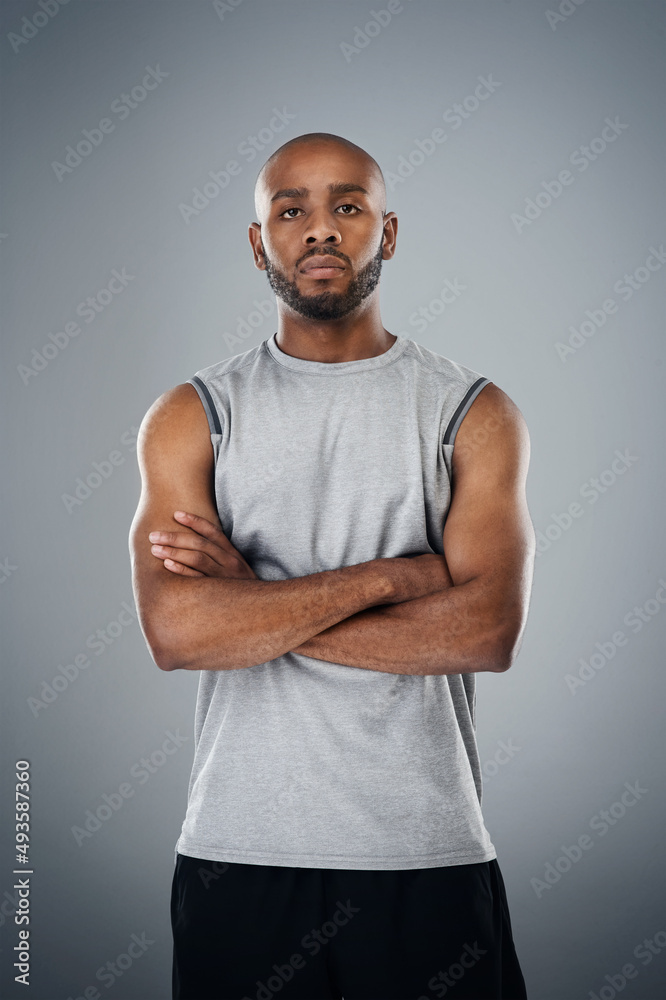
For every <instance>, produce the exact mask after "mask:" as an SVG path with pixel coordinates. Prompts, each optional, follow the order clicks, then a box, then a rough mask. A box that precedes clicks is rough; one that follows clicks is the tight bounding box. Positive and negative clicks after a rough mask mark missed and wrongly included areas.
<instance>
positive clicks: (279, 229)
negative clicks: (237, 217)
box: [253, 145, 393, 320]
mask: <svg viewBox="0 0 666 1000" xmlns="http://www.w3.org/2000/svg"><path fill="white" fill-rule="evenodd" d="M334 184H346V185H353V186H355V187H360V188H363V189H364V191H359V190H348V191H335V190H333V191H331V190H330V188H329V185H334ZM306 191H307V193H305V192H306ZM296 192H301V193H300V194H298V193H296ZM276 196H277V197H276ZM260 197H261V199H262V202H261V208H262V218H263V222H262V225H261V231H260V244H261V250H262V253H263V263H264V265H265V269H266V274H267V277H268V281H269V283H270V286H271V288H272V289H273V291H274V292H275V294H276V295H277V296H278V297H279V298H280V299H281V300H282V301H283V302H284V303H285V304H286V305H287V306H289V307H290V308H291V309H293V310H294V311H295V312H297V313H299V314H300V315H301V316H304V317H306V318H307V319H312V320H337V319H342V318H343V317H345V316H347V315H349V314H350V313H352V312H353V311H354V310H356V309H357V308H358V306H359V305H360V304H361V303H362V302H363V301H364V299H366V298H367V297H368V296H369V295H370V294H371V293H372V292H373V291H374V290H375V288H376V287H377V285H378V284H379V279H380V276H381V268H382V260H383V259H384V258H383V253H384V251H383V242H384V227H383V223H384V218H383V215H382V210H383V199H384V190H383V186H382V184H381V180H380V179H379V178H378V177H377V175H376V172H375V171H374V170H373V169H372V165H371V164H368V163H367V161H366V160H365V157H362V156H360V155H356V154H354V153H353V151H352V152H348V151H347V150H344V149H341V148H340V147H338V146H335V145H326V146H320V145H317V146H309V145H308V146H305V145H304V146H300V147H293V148H292V149H290V150H285V152H284V153H283V154H282V155H281V156H280V157H279V158H278V159H277V160H276V161H275V162H274V163H273V164H271V167H270V168H269V169H268V171H267V172H266V177H265V185H264V188H263V192H262V195H261V196H260ZM391 214H393V213H391ZM254 226H255V224H254V223H253V228H254ZM324 255H325V256H327V257H329V258H333V260H331V261H328V263H332V264H335V265H337V268H336V270H335V271H330V270H329V271H322V270H320V271H319V272H317V271H310V272H309V271H308V270H307V265H310V264H312V263H314V262H315V261H317V260H320V259H321V258H322V257H323V256H324Z"/></svg>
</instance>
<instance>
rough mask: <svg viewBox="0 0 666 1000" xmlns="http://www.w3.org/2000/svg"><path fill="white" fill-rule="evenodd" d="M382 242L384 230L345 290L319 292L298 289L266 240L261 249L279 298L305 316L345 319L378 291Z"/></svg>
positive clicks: (269, 276)
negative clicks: (269, 250)
mask: <svg viewBox="0 0 666 1000" xmlns="http://www.w3.org/2000/svg"><path fill="white" fill-rule="evenodd" d="M383 243H384V234H383V233H382V239H381V243H380V245H379V249H378V250H377V252H376V253H375V255H374V257H373V258H372V259H371V260H370V261H368V263H367V264H366V265H365V267H363V268H362V269H361V270H360V271H359V272H358V274H357V275H355V277H352V279H351V281H350V282H349V285H348V286H347V290H346V291H345V292H332V291H330V290H329V289H326V290H325V291H323V292H319V293H318V294H316V295H304V294H303V293H302V292H300V291H299V290H298V286H297V284H296V282H295V281H289V279H288V278H287V276H286V275H285V274H283V272H282V271H279V270H278V269H277V268H276V267H275V265H274V264H273V263H272V261H271V260H270V259H269V257H268V254H267V253H266V249H265V247H264V243H263V240H262V241H261V249H262V251H263V254H264V261H265V263H266V276H267V278H268V283H269V284H270V286H271V288H272V289H273V291H274V292H275V294H276V295H277V296H278V298H280V299H282V301H283V302H285V303H286V305H288V306H291V308H292V309H293V310H294V311H295V312H297V313H300V315H301V316H305V318H306V319H313V320H326V319H343V317H345V316H348V315H349V313H351V312H353V311H354V310H355V309H356V308H358V306H359V305H360V304H361V302H363V300H364V299H367V297H368V295H370V294H371V293H372V292H373V291H374V290H375V288H376V287H377V285H378V284H379V279H380V277H381V273H382V249H383ZM334 256H335V255H334Z"/></svg>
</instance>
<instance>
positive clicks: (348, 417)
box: [175, 334, 496, 870]
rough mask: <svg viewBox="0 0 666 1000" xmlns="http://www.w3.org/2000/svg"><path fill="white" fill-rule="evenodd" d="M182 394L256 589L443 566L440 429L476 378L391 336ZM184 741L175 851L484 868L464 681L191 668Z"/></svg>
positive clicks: (304, 661)
mask: <svg viewBox="0 0 666 1000" xmlns="http://www.w3.org/2000/svg"><path fill="white" fill-rule="evenodd" d="M188 381H190V382H191V384H192V385H193V386H194V387H195V389H196V390H197V392H198V393H199V396H200V399H201V402H202V404H203V406H204V408H205V410H206V414H207V416H208V422H209V426H210V433H211V440H212V443H213V448H214V453H215V461H216V469H215V494H216V502H217V509H218V513H219V518H220V522H221V524H222V528H223V530H224V532H225V534H226V536H227V537H228V538H229V540H230V541H231V543H232V544H233V545H234V546H235V547H236V548H237V549H238V550H239V551H240V552H241V553H242V554H243V556H244V557H245V559H246V560H247V561H248V562H249V564H250V565H251V566H252V568H253V569H254V571H255V573H256V574H257V576H258V577H259V578H260V579H262V580H283V579H286V578H291V577H298V576H305V575H307V574H310V573H317V572H320V571H322V570H329V569H337V568H339V567H341V566H350V565H353V564H356V563H361V562H365V561H366V560H369V559H376V558H383V557H391V556H405V555H415V554H419V553H426V552H436V553H439V554H442V553H443V551H444V549H443V543H442V532H443V528H444V522H445V519H446V515H447V511H448V509H449V504H450V499H451V487H450V482H451V462H452V456H453V448H454V442H455V436H456V432H457V430H458V427H459V426H460V423H461V422H462V420H463V418H464V416H465V414H466V412H467V410H468V409H469V407H470V406H471V404H472V402H473V401H474V399H475V398H476V396H477V395H478V393H479V392H480V391H481V390H482V389H483V387H484V386H485V385H487V384H488V381H489V380H488V379H486V378H483V377H482V376H480V375H479V373H478V372H475V371H472V370H471V369H470V368H467V367H465V366H464V365H461V364H457V363H456V362H454V361H451V360H449V359H448V358H445V357H443V356H442V355H439V354H436V353H435V352H433V351H431V350H428V349H426V348H425V347H422V346H420V345H419V344H417V343H415V342H414V341H413V340H410V339H408V338H406V337H403V336H398V338H397V340H396V341H395V342H394V344H393V345H392V347H391V348H390V349H389V350H388V351H386V352H385V353H384V354H381V355H378V356H376V357H373V358H366V359H363V360H360V361H343V362H339V363H333V364H328V363H325V362H317V361H306V360H304V359H302V358H295V357H291V356H290V355H288V354H285V353H284V352H283V351H282V350H280V348H279V347H278V346H277V343H276V335H275V334H274V335H273V336H272V337H270V338H269V339H268V340H265V341H264V342H263V343H262V344H260V345H259V346H258V347H254V348H252V349H251V350H248V351H246V352H244V353H243V354H239V355H236V356H235V357H232V358H228V359H227V360H224V361H221V362H219V363H217V364H213V365H210V366H209V367H207V368H203V369H202V370H200V371H199V372H197V374H196V375H195V376H193V378H192V379H189V380H188ZM220 614H221V615H223V614H224V608H220ZM442 628H443V629H446V622H442ZM194 736H195V751H194V762H193V767H192V773H191V777H190V782H189V789H188V801H187V812H186V816H185V820H184V822H183V826H182V831H181V834H180V837H179V839H178V841H177V844H176V847H175V851H176V852H177V853H180V854H185V855H189V856H190V857H196V858H206V859H209V860H213V861H229V862H242V863H246V864H258V865H282V866H295V867H301V868H342V869H344V868H348V869H379V870H382V869H383V870H389V869H413V868H433V867H438V866H442V865H459V864H470V863H475V862H483V861H489V860H491V859H493V858H495V857H496V853H495V848H494V846H493V844H492V843H491V841H490V837H489V834H488V832H487V830H486V828H485V825H484V821H483V817H482V813H481V793H482V785H481V767H480V761H479V755H478V750H477V745H476V738H475V675H474V674H473V673H472V674H449V675H441V676H436V675H427V676H422V675H407V674H394V673H385V672H382V671H377V670H366V669H363V668H360V667H350V666H346V665H344V664H337V663H329V662H327V661H325V660H317V659H314V658H312V657H309V656H303V655H300V654H296V653H291V652H290V653H286V654H285V655H283V656H279V657H277V658H276V659H274V660H270V661H269V662H267V663H260V664H257V665H256V666H252V667H242V668H239V669H235V670H234V669H232V670H202V671H201V672H200V675H199V687H198V692H197V705H196V713H195V725H194Z"/></svg>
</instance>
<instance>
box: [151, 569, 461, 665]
mask: <svg viewBox="0 0 666 1000" xmlns="http://www.w3.org/2000/svg"><path fill="white" fill-rule="evenodd" d="M424 558H425V559H426V562H425V563H424V562H421V563H420V565H417V563H419V560H423V559H424ZM430 559H431V557H418V558H417V559H414V560H412V559H406V558H405V559H402V558H396V559H373V560H370V561H369V562H365V563H359V564H357V565H355V566H346V567H342V568H340V569H336V570H326V571H324V572H321V573H313V574H311V575H309V576H303V577H297V578H294V579H288V580H276V581H265V580H257V579H254V580H243V579H240V580H239V579H234V578H207V577H202V578H184V577H173V576H170V575H166V574H168V571H167V570H164V571H163V572H164V575H162V573H160V578H159V582H158V583H156V582H155V580H154V579H153V581H152V586H151V587H150V588H146V589H147V592H146V593H142V588H141V586H140V585H137V604H138V607H139V613H140V618H141V624H142V628H143V631H144V635H145V636H146V640H147V642H148V645H149V647H150V649H151V652H152V654H153V658H154V659H155V662H156V663H157V664H158V666H160V667H161V668H162V669H165V670H175V669H185V670H234V669H237V668H239V667H250V666H255V665H256V664H259V663H265V662H267V661H268V660H272V659H275V657H277V656H281V655H282V654H283V653H286V652H288V651H289V650H291V649H293V648H294V647H295V646H298V645H299V644H300V643H302V642H305V641H306V640H307V639H309V638H310V637H311V636H314V635H317V634H318V633H320V632H322V631H324V630H326V629H327V628H329V627H330V626H332V625H335V624H336V623H338V622H341V621H343V620H344V619H346V618H349V616H350V615H354V614H356V613H357V612H359V611H362V610H365V609H367V608H370V607H373V606H375V605H382V604H384V603H385V602H393V601H402V600H408V599H410V598H411V597H412V596H417V597H418V596H422V595H423V594H426V593H432V592H433V591H434V590H435V589H437V587H439V586H441V585H442V584H441V574H442V569H441V567H440V566H438V565H436V564H433V563H432V562H431V561H429V560H430Z"/></svg>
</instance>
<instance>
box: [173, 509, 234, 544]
mask: <svg viewBox="0 0 666 1000" xmlns="http://www.w3.org/2000/svg"><path fill="white" fill-rule="evenodd" d="M173 516H174V520H176V521H178V522H179V523H180V524H184V525H186V526H187V527H188V528H192V530H193V531H196V532H197V533H198V534H200V535H203V536H204V538H210V539H211V541H214V542H216V543H217V544H218V545H222V544H223V541H222V539H224V541H227V536H226V535H225V534H224V532H223V531H222V528H221V527H220V525H219V524H213V522H212V521H209V520H208V519H207V518H205V517H200V516H199V515H198V514H188V513H186V512H185V511H184V510H175V511H174V512H173Z"/></svg>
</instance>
